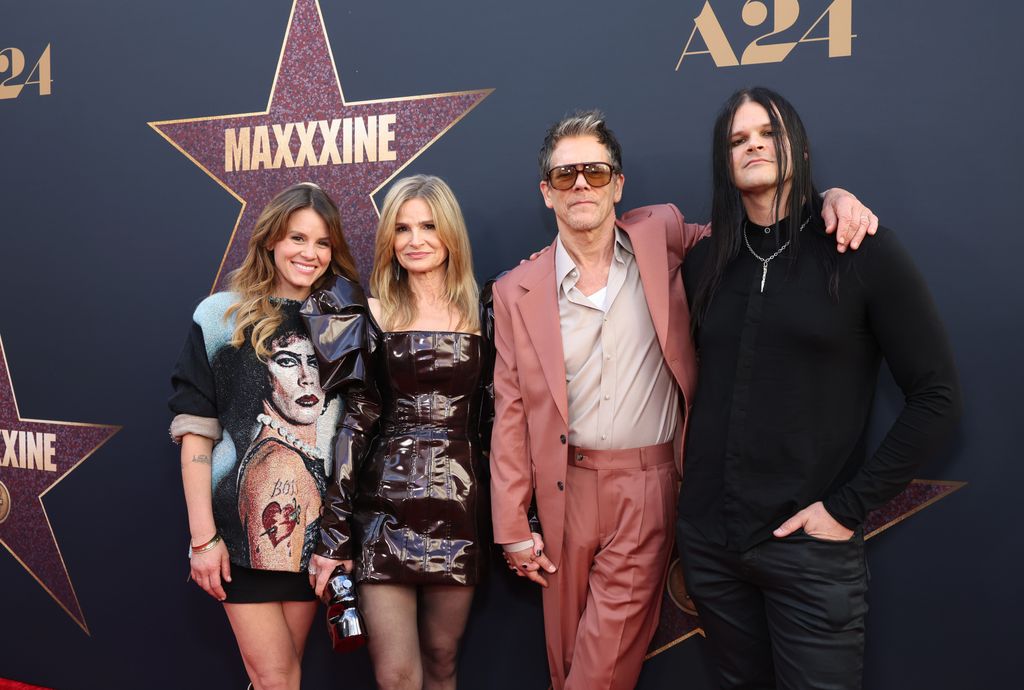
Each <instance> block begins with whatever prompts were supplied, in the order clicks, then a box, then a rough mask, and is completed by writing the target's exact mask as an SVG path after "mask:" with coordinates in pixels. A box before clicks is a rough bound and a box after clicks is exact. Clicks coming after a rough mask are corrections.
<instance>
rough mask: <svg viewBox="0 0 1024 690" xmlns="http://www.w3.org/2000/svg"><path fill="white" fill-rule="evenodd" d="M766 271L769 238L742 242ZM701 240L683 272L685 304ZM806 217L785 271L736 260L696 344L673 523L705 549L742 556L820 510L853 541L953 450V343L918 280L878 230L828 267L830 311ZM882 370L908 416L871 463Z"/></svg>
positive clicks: (703, 253)
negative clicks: (924, 466)
mask: <svg viewBox="0 0 1024 690" xmlns="http://www.w3.org/2000/svg"><path fill="white" fill-rule="evenodd" d="M746 232H747V233H748V237H749V238H750V241H751V246H752V247H753V249H754V251H756V252H757V253H758V254H760V255H761V256H762V257H765V258H767V257H769V256H771V254H772V253H773V252H774V251H775V250H776V249H777V248H778V247H779V243H778V241H777V239H776V237H775V236H773V235H774V233H775V232H776V231H773V233H772V234H765V233H764V232H763V231H762V230H761V229H760V228H755V229H753V230H746ZM709 249H710V241H709V240H704V241H702V242H701V243H699V244H698V245H697V246H696V247H695V248H694V249H693V250H692V251H691V252H690V254H689V256H687V258H686V262H685V264H684V267H683V271H684V280H685V284H686V290H687V294H689V295H693V294H694V293H695V292H696V286H697V284H698V282H699V280H700V277H701V274H702V272H703V271H704V270H706V267H707V263H708V262H707V260H708V257H709V251H708V250H709ZM824 251H828V252H834V251H835V244H834V240H833V238H832V237H831V236H829V235H826V234H825V233H824V228H823V226H822V223H821V220H820V218H817V217H815V218H814V219H812V220H811V221H810V223H809V224H808V225H807V227H806V228H805V229H804V230H803V232H802V233H801V235H800V248H799V253H798V256H797V257H796V259H795V260H794V259H793V257H792V256H791V252H789V251H786V252H783V254H781V255H780V256H778V257H777V258H775V259H774V260H772V261H771V262H770V264H769V266H768V275H767V281H766V283H765V286H764V292H761V290H760V288H761V276H762V264H761V262H760V261H758V260H757V259H755V258H754V257H753V256H752V255H751V253H750V252H749V251H748V249H747V248H746V247H745V246H744V247H743V249H742V251H741V253H740V255H739V256H738V257H736V258H735V259H734V260H733V261H732V263H731V264H730V265H729V266H728V267H727V269H726V271H725V273H724V275H723V277H722V282H721V284H720V287H719V288H718V291H717V293H716V294H715V296H714V299H713V301H712V303H711V307H710V310H709V312H708V315H707V318H706V320H705V321H704V323H703V324H702V326H701V328H700V331H699V332H698V333H697V347H698V356H699V359H700V377H699V382H698V386H697V392H696V396H695V400H694V407H693V410H692V412H691V418H690V423H689V432H688V436H687V450H686V467H685V470H684V477H683V489H682V494H681V496H680V504H679V505H680V515H682V516H683V518H684V519H685V520H686V521H687V522H689V523H691V524H693V525H694V526H695V527H697V529H699V530H700V531H701V533H702V534H704V536H705V537H707V538H708V539H710V540H712V541H714V542H716V543H719V544H722V545H725V546H728V547H729V548H733V549H738V550H744V549H747V548H750V547H751V546H754V545H756V544H757V543H759V542H761V541H764V540H766V539H769V538H771V533H772V530H774V529H775V528H776V527H778V526H779V525H780V524H781V523H782V522H784V521H785V520H786V519H788V518H789V517H791V516H792V515H793V514H794V513H796V512H797V511H799V510H801V509H803V508H805V507H807V506H808V505H810V504H811V503H814V502H815V501H823V502H824V505H825V508H826V510H827V511H828V512H829V514H830V515H832V517H833V518H835V519H836V520H837V521H839V522H840V523H842V524H843V525H845V526H846V527H848V528H850V529H854V528H856V527H857V526H858V525H860V524H861V523H862V522H863V521H864V519H865V517H866V516H867V514H868V513H869V512H870V511H871V510H874V509H875V508H878V507H879V506H881V505H883V504H884V503H885V502H887V501H888V500H889V499H891V498H892V497H893V496H895V495H896V494H898V493H899V492H900V491H901V490H902V489H903V488H904V487H905V486H906V485H907V483H908V482H910V480H911V479H912V478H913V476H914V473H915V471H916V470H917V468H918V466H919V465H920V463H921V462H922V461H923V460H925V459H926V458H928V457H929V456H930V455H933V454H934V453H935V452H936V451H937V450H938V448H939V447H940V446H941V444H942V443H943V442H944V441H945V440H946V439H947V438H948V435H949V432H950V431H951V430H952V428H953V426H954V425H955V422H956V420H957V418H958V416H959V412H960V405H961V403H960V393H959V386H958V382H957V375H956V369H955V366H954V363H953V357H952V355H951V352H950V348H949V344H948V341H947V338H946V335H945V332H944V329H943V327H942V324H941V322H940V321H939V317H938V314H937V313H936V310H935V306H934V304H933V302H932V300H931V297H930V295H929V294H928V290H927V287H926V286H925V283H924V281H923V280H922V278H921V276H920V274H919V273H918V271H917V270H916V268H915V267H914V265H913V263H912V262H911V261H910V258H909V256H908V255H907V253H906V252H905V250H904V249H903V248H902V247H901V246H900V245H899V243H898V242H897V241H896V237H895V235H894V234H893V233H892V232H891V231H889V230H886V229H885V228H881V229H879V231H878V234H877V235H875V237H874V238H869V239H868V240H867V241H865V243H864V244H863V246H862V247H861V249H860V250H859V251H856V252H847V253H846V254H842V255H838V257H837V260H838V272H839V291H838V300H836V299H834V298H833V297H831V296H830V295H829V294H828V291H827V289H826V287H827V280H828V278H827V271H826V268H825V267H824V265H823V262H822V259H821V257H822V256H823V254H822V252H824ZM882 357H885V359H886V361H887V362H888V364H889V368H890V370H891V371H892V374H893V376H894V378H895V380H896V383H897V384H898V385H899V386H900V388H901V389H902V390H903V393H904V395H905V397H906V405H905V406H904V408H903V411H902V412H901V413H900V415H899V417H898V418H897V419H896V421H895V422H894V423H893V425H892V427H891V428H890V430H889V432H888V434H887V435H886V437H885V439H884V440H883V442H882V444H881V445H880V446H879V447H878V448H877V449H876V450H875V452H874V453H871V454H869V452H868V448H867V447H866V434H867V423H868V418H869V415H870V411H871V405H872V401H873V399H874V394H875V387H876V383H877V378H878V369H879V365H880V362H881V359H882Z"/></svg>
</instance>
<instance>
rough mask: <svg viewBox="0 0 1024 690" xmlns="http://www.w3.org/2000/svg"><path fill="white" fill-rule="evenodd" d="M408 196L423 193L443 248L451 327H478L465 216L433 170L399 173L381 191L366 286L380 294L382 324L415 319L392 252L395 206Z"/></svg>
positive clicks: (389, 326)
mask: <svg viewBox="0 0 1024 690" xmlns="http://www.w3.org/2000/svg"><path fill="white" fill-rule="evenodd" d="M410 199H422V200H423V201H425V202H426V204H427V206H429V207H430V212H431V214H432V215H433V216H434V226H435V227H436V228H437V237H438V239H439V240H440V241H441V243H442V244H443V245H444V246H445V248H446V249H447V250H448V259H447V261H446V263H445V280H444V283H445V291H444V294H445V298H447V300H448V303H449V304H450V305H451V306H452V307H453V308H454V309H455V311H456V313H457V314H458V315H459V321H458V324H457V325H456V329H457V330H459V331H466V332H470V333H473V332H476V331H478V330H480V312H479V300H480V290H479V288H478V287H477V284H476V278H474V276H473V256H472V253H471V251H470V248H469V233H468V232H467V231H466V221H465V220H464V219H463V217H462V209H461V208H459V202H458V201H456V200H455V195H454V194H453V193H452V190H451V188H450V187H449V186H448V184H447V183H446V182H445V181H444V180H442V179H441V178H440V177H434V176H433V175H413V176H411V177H404V178H402V179H400V180H398V181H397V182H395V184H394V185H392V186H391V189H389V190H388V193H387V196H385V197H384V206H383V208H382V209H381V212H380V223H378V224H377V244H376V247H375V248H374V253H373V272H372V273H371V274H370V289H371V291H372V292H373V294H374V296H375V297H376V298H377V299H378V300H380V307H381V326H382V327H383V328H384V330H397V329H401V328H404V327H406V326H408V325H409V324H411V323H412V322H413V321H415V320H416V315H417V311H416V296H415V295H414V294H413V293H412V288H410V287H409V273H408V272H407V271H401V270H397V266H398V259H397V258H396V257H395V226H396V219H397V217H398V210H399V209H400V208H401V207H402V204H404V203H405V202H406V201H409V200H410ZM396 276H397V280H396Z"/></svg>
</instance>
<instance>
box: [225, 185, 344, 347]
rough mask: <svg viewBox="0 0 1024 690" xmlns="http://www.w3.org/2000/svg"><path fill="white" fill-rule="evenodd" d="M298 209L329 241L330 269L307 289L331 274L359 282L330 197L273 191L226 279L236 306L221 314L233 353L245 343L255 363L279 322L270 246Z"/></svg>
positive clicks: (305, 189) (301, 189) (312, 191)
mask: <svg viewBox="0 0 1024 690" xmlns="http://www.w3.org/2000/svg"><path fill="white" fill-rule="evenodd" d="M304 208H311V209H313V210H314V211H316V213H317V215H319V216H320V217H321V218H322V219H323V221H324V223H325V224H326V225H327V236H328V238H329V239H330V241H331V263H330V266H328V270H327V271H326V272H325V273H324V275H322V276H321V277H320V278H319V279H318V280H317V281H316V283H314V284H313V290H317V289H319V288H320V287H322V286H323V284H324V283H326V282H327V281H328V280H329V279H330V277H331V276H332V275H341V276H344V277H346V278H348V279H349V280H354V281H358V280H359V274H358V272H357V270H356V264H355V261H354V260H353V259H352V253H351V252H350V251H349V249H348V243H347V242H346V241H345V236H344V235H343V234H342V232H341V215H340V214H339V213H338V207H337V206H335V204H334V202H333V201H332V200H331V197H329V196H327V193H326V192H324V190H322V189H320V187H318V186H316V185H315V184H313V183H311V182H301V183H299V184H296V185H292V186H291V187H288V188H287V189H284V190H282V191H281V192H279V193H278V194H277V196H275V197H274V198H273V199H271V200H270V203H268V204H267V206H266V208H264V209H263V212H262V213H261V214H260V216H259V218H257V219H256V225H255V227H254V228H253V231H252V237H250V238H249V250H248V252H247V253H246V255H245V260H244V261H242V265H241V266H239V267H238V268H237V269H235V270H234V271H232V272H231V275H230V276H229V280H230V285H231V290H232V291H233V292H235V293H237V294H238V301H237V302H235V303H234V304H232V305H231V306H230V307H228V309H227V311H226V312H225V313H224V319H225V320H227V319H229V318H230V317H231V316H232V315H234V316H235V329H234V332H233V333H232V335H231V344H232V345H233V346H234V347H236V348H239V347H242V345H244V344H245V341H246V340H248V341H249V342H251V343H252V347H253V349H254V350H255V351H256V356H257V357H259V358H260V359H261V360H265V359H266V358H267V357H268V356H269V355H270V349H269V344H270V339H271V337H272V336H273V335H274V331H276V330H277V329H278V327H279V326H280V325H281V321H282V319H283V316H282V314H281V310H280V307H279V306H278V305H276V304H274V303H273V302H271V301H270V297H271V295H272V294H273V291H274V286H275V284H276V281H277V268H276V267H275V266H274V256H273V254H272V252H271V247H273V246H274V245H275V244H277V243H278V242H279V241H280V240H281V239H282V238H283V237H284V235H285V232H286V231H287V229H288V219H289V218H291V215H292V214H293V213H295V212H296V211H299V210H301V209H304Z"/></svg>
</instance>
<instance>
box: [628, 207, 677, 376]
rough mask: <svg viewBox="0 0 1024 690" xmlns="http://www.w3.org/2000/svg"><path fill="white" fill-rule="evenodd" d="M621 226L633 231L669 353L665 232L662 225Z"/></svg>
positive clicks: (647, 290)
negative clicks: (660, 226) (648, 226)
mask: <svg viewBox="0 0 1024 690" xmlns="http://www.w3.org/2000/svg"><path fill="white" fill-rule="evenodd" d="M620 227H622V229H623V230H624V231H625V233H626V234H627V235H629V241H630V242H631V243H632V245H633V254H634V256H636V265H637V268H638V269H639V271H640V282H641V283H643V286H644V298H645V299H646V300H647V308H648V309H649V310H650V312H651V321H653V322H654V331H655V332H656V333H657V334H658V343H659V344H660V345H661V351H662V352H663V353H668V320H669V315H668V297H669V295H668V249H667V248H666V246H665V233H664V232H663V231H661V229H660V228H647V229H640V228H638V227H637V225H635V224H630V225H629V226H620ZM638 230H639V231H638ZM666 359H667V357H666Z"/></svg>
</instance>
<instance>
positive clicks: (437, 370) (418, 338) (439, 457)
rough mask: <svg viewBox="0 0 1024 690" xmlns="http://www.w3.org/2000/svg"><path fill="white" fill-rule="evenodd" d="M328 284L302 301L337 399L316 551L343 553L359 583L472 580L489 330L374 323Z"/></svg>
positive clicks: (483, 518) (483, 539)
mask: <svg viewBox="0 0 1024 690" xmlns="http://www.w3.org/2000/svg"><path fill="white" fill-rule="evenodd" d="M339 284H340V281H339ZM337 285H338V284H336V286H335V287H330V286H329V287H328V288H327V289H326V290H323V291H319V292H318V293H316V294H314V295H313V296H312V297H311V298H310V300H309V301H307V303H306V305H305V306H304V307H303V312H304V314H305V316H306V319H307V325H308V326H309V328H310V333H311V336H312V339H313V342H314V348H315V349H316V351H317V355H318V357H320V360H321V370H320V371H321V380H322V382H323V385H324V389H325V390H328V386H334V387H339V388H341V389H342V390H343V391H344V392H345V398H346V405H345V408H346V409H345V412H344V415H343V420H342V423H341V427H340V428H339V432H338V440H337V442H336V446H335V458H334V475H333V476H332V478H331V482H330V485H329V487H328V491H327V497H326V499H325V508H324V514H323V519H322V521H321V544H320V546H319V547H318V549H317V552H318V553H320V554H321V555H324V556H327V557H329V558H341V559H347V558H353V559H354V560H355V568H356V573H355V577H356V580H357V581H360V582H388V583H400V584H413V585H419V584H462V585H472V584H476V583H477V582H478V581H479V579H480V577H481V575H482V573H483V570H484V568H485V566H486V560H487V555H488V553H489V550H488V544H489V542H490V538H491V534H490V528H489V522H488V519H489V510H490V507H489V501H488V500H487V490H488V482H489V478H488V476H487V474H486V465H485V460H484V457H483V450H484V446H483V444H482V443H481V439H482V438H483V439H485V440H486V438H487V437H488V436H489V432H488V428H489V421H490V414H489V410H490V409H491V408H490V404H491V402H490V396H489V395H488V393H489V390H490V378H491V375H490V364H489V362H490V358H489V355H488V346H487V340H486V338H485V337H483V336H479V335H473V334H468V333H452V332H434V331H406V332H389V333H381V332H380V331H379V329H378V328H377V326H376V324H374V323H373V321H372V318H370V317H369V310H368V308H365V307H359V308H356V307H354V306H353V304H354V303H355V302H356V301H358V300H357V299H356V298H355V296H354V295H351V294H347V291H348V290H349V288H350V287H351V286H350V284H349V285H344V286H341V288H340V289H339V288H337ZM342 293H345V294H342ZM363 304H365V300H364V302H363ZM360 309H363V311H362V313H360V314H358V315H356V312H357V311H359V310H360ZM354 331H358V332H354ZM360 340H361V341H362V343H361V344H359V343H358V342H357V341H360ZM358 372H361V373H362V376H363V377H364V378H363V383H366V384H371V383H372V384H373V385H360V382H359V381H358V380H357V378H358V376H359V373H358Z"/></svg>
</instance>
